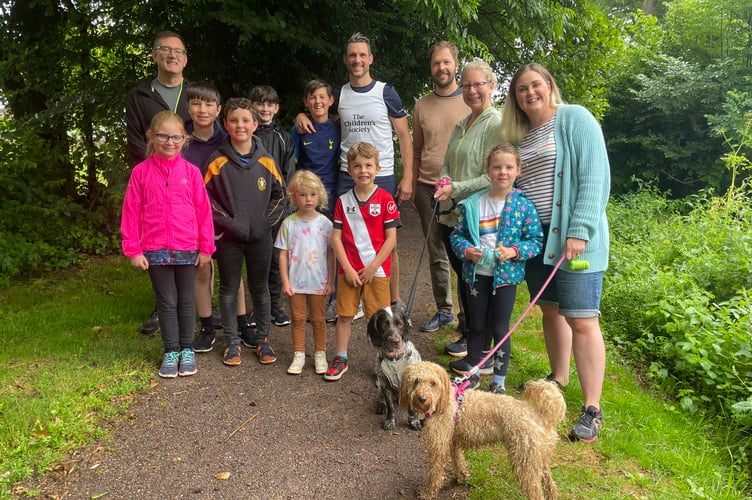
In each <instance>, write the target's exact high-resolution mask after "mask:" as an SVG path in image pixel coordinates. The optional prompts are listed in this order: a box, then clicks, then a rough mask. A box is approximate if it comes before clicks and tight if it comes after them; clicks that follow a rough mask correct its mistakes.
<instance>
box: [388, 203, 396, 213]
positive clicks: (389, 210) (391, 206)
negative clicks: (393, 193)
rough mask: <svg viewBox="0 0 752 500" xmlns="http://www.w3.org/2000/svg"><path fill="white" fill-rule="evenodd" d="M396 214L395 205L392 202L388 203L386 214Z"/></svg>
mask: <svg viewBox="0 0 752 500" xmlns="http://www.w3.org/2000/svg"><path fill="white" fill-rule="evenodd" d="M396 212H397V204H396V203H394V201H390V202H389V203H387V204H386V213H388V214H389V215H394V214H395V213H396Z"/></svg>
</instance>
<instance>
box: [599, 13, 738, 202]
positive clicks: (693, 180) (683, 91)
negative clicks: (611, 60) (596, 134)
mask: <svg viewBox="0 0 752 500" xmlns="http://www.w3.org/2000/svg"><path fill="white" fill-rule="evenodd" d="M665 8H666V15H665V16H663V18H662V19H657V18H654V17H652V16H644V15H642V14H641V13H639V12H638V13H634V14H629V16H627V17H623V20H624V27H625V30H624V31H625V34H626V36H627V37H628V38H627V39H628V40H629V45H628V49H627V57H625V58H623V59H622V62H623V63H624V64H623V66H622V68H621V70H620V71H617V72H616V73H614V75H613V78H612V79H611V80H610V82H609V84H608V88H609V91H608V99H609V102H610V105H611V107H610V109H609V111H608V113H607V114H606V115H605V117H604V122H603V125H604V133H605V135H606V139H607V144H608V148H609V154H610V158H611V162H612V171H613V176H612V177H613V179H614V181H615V182H614V187H615V190H616V191H617V192H624V191H626V190H629V189H633V188H634V187H635V186H636V184H634V183H632V182H631V180H632V179H642V180H648V179H649V180H655V181H656V182H657V185H658V186H659V187H660V188H661V189H662V190H664V191H670V192H671V193H672V195H674V196H684V195H687V194H691V193H695V192H697V191H700V190H703V189H707V188H711V189H714V190H716V191H722V190H723V189H724V188H725V187H726V186H727V185H728V183H729V182H730V179H731V175H730V173H729V172H728V171H727V169H726V167H725V165H724V163H723V162H722V161H720V158H721V156H722V154H723V145H724V143H723V139H722V137H720V136H719V135H718V134H717V133H716V132H715V129H714V128H717V127H718V126H720V125H717V126H716V127H713V126H711V125H710V123H709V122H708V118H707V116H708V115H711V114H718V113H719V111H720V110H721V109H723V108H724V105H725V102H726V99H727V95H728V94H727V91H728V90H729V89H738V90H740V91H742V92H745V91H749V90H752V89H750V88H749V86H750V81H749V80H747V79H745V78H744V77H745V76H746V74H747V73H748V72H749V64H748V59H749V55H750V50H749V46H750V45H749V44H750V38H749V34H750V32H752V24H750V5H749V3H748V2H742V3H738V2H734V1H731V0H722V1H720V2H716V3H713V4H712V5H711V4H709V3H708V2H705V1H704V0H673V1H670V2H665Z"/></svg>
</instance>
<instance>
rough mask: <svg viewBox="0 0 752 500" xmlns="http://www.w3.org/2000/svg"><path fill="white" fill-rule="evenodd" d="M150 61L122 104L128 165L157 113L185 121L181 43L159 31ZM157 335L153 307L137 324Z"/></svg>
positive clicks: (138, 158) (137, 159) (140, 157)
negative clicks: (152, 74) (153, 70)
mask: <svg viewBox="0 0 752 500" xmlns="http://www.w3.org/2000/svg"><path fill="white" fill-rule="evenodd" d="M151 58H152V60H153V61H154V62H155V63H156V64H157V76H156V78H154V79H151V80H147V81H143V82H141V83H139V84H138V85H136V87H135V88H133V90H131V91H130V93H129V94H128V97H127V99H126V102H125V123H126V139H127V142H128V154H129V155H130V160H131V165H137V164H138V163H141V162H142V161H144V160H145V159H146V131H147V130H149V126H150V125H151V120H152V118H154V115H156V114H157V113H159V112H160V111H165V110H169V111H173V112H175V113H177V114H178V115H180V117H182V118H183V120H185V121H188V120H189V119H190V115H189V114H188V104H187V101H186V98H185V90H186V88H187V87H188V82H187V81H186V80H185V79H184V78H183V70H184V69H185V65H186V64H187V63H188V53H187V52H186V50H185V43H183V39H182V38H181V37H180V35H178V34H177V33H173V32H172V31H162V32H161V33H159V34H158V35H157V37H156V38H155V39H154V45H152V50H151ZM157 331H159V317H158V316H157V308H156V306H155V307H154V310H153V311H152V313H151V315H149V319H147V320H146V321H144V323H142V324H141V333H143V334H144V335H151V334H154V333H157Z"/></svg>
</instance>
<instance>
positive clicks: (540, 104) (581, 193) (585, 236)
mask: <svg viewBox="0 0 752 500" xmlns="http://www.w3.org/2000/svg"><path fill="white" fill-rule="evenodd" d="M501 133H502V139H503V140H507V141H510V142H512V143H514V144H518V145H519V149H520V157H521V158H522V163H523V169H522V174H521V175H520V177H519V178H518V180H517V186H518V187H520V188H521V189H524V190H525V192H526V194H527V196H528V197H529V198H530V199H531V200H532V201H533V202H534V203H535V206H536V208H537V209H538V214H539V216H540V218H541V222H542V223H543V227H544V234H545V236H546V239H545V241H544V250H543V253H542V254H541V255H540V256H539V257H538V258H536V259H532V260H530V261H528V263H527V267H526V282H527V285H528V288H529V290H530V296H531V297H534V296H535V295H536V294H537V293H538V291H539V290H540V289H541V287H542V286H543V283H544V282H545V280H546V278H547V277H548V275H550V273H551V272H552V271H553V266H554V265H555V264H556V262H558V261H559V259H560V258H561V256H562V255H563V256H564V257H565V259H566V262H565V263H564V264H563V265H562V266H561V268H560V270H559V271H558V272H557V273H556V276H555V278H554V280H552V281H551V284H550V285H549V286H548V287H547V289H546V290H545V291H544V292H543V295H541V298H540V300H539V302H538V304H539V305H540V307H541V310H542V312H543V335H544V338H545V342H546V350H547V352H548V359H549V363H550V365H551V374H550V375H549V376H548V378H549V380H551V381H552V382H555V383H557V384H559V385H560V386H564V385H566V384H567V383H568V382H569V362H570V356H571V354H572V353H574V360H575V366H576V368H577V374H578V377H579V380H580V385H581V386H582V396H583V399H584V402H583V410H582V415H581V416H580V418H579V420H578V421H577V422H576V423H575V425H574V426H573V427H572V429H571V430H570V432H569V436H570V438H571V439H573V440H581V441H585V442H592V441H595V440H596V439H597V438H598V433H599V431H600V429H601V427H602V425H603V416H602V413H601V410H600V398H601V392H602V389H603V379H604V376H605V369H606V348H605V343H604V341H603V334H602V333H601V329H600V321H599V319H598V318H599V316H600V309H599V308H600V300H601V291H602V283H603V272H604V271H605V270H606V268H607V267H608V248H609V240H608V238H609V235H608V221H607V220H606V204H607V203H608V196H609V189H610V185H611V179H610V170H609V163H608V156H607V154H606V144H605V141H604V139H603V133H602V132H601V128H600V126H599V125H598V122H597V121H596V120H595V118H594V117H593V115H592V114H591V113H590V112H589V111H587V110H586V109H585V108H583V107H582V106H577V105H568V104H565V103H564V101H563V99H562V98H561V94H560V93H559V88H558V86H557V85H556V81H555V80H554V78H553V76H552V75H551V73H550V72H549V71H548V70H547V69H546V68H545V67H544V66H542V65H540V64H537V63H531V64H527V65H525V66H523V67H521V68H520V69H518V70H517V72H516V73H515V74H514V76H513V77H512V80H511V82H510V86H509V94H508V96H507V100H506V103H505V107H504V114H503V118H502V123H501ZM577 258H582V259H585V260H587V261H588V262H589V263H590V267H589V268H588V269H586V270H574V269H572V268H571V267H570V261H571V260H573V259H577Z"/></svg>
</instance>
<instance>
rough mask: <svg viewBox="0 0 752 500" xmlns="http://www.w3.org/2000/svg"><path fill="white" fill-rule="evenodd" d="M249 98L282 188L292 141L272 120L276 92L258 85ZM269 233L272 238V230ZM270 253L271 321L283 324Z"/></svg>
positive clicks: (291, 161)
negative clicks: (280, 179) (279, 176)
mask: <svg viewBox="0 0 752 500" xmlns="http://www.w3.org/2000/svg"><path fill="white" fill-rule="evenodd" d="M250 99H251V102H252V103H253V107H254V109H255V110H256V113H258V117H259V126H258V128H257V129H256V133H255V135H256V137H258V138H259V139H261V144H263V145H264V148H266V150H267V152H268V153H269V154H270V155H271V157H272V158H274V161H275V162H277V168H279V170H280V173H281V174H282V178H283V179H284V180H285V188H286V186H287V182H288V181H289V180H290V178H292V174H293V173H295V143H294V142H293V139H292V136H291V135H290V132H288V131H287V130H285V129H283V128H282V127H280V126H279V125H278V124H277V123H276V122H275V121H274V117H275V116H277V113H279V95H278V94H277V91H276V90H274V88H272V87H270V86H269V85H258V86H256V87H253V89H251V97H250ZM288 215H289V213H288ZM273 236H274V238H275V239H276V237H277V234H276V230H275V233H274V235H273ZM273 252H274V253H273V255H272V266H271V270H270V272H269V293H270V294H271V300H272V321H274V324H275V325H277V326H285V325H289V324H290V318H289V317H288V316H287V314H285V312H284V311H283V310H282V308H281V307H280V295H281V290H282V280H281V278H280V277H279V249H276V248H275V249H274V251H273Z"/></svg>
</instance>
